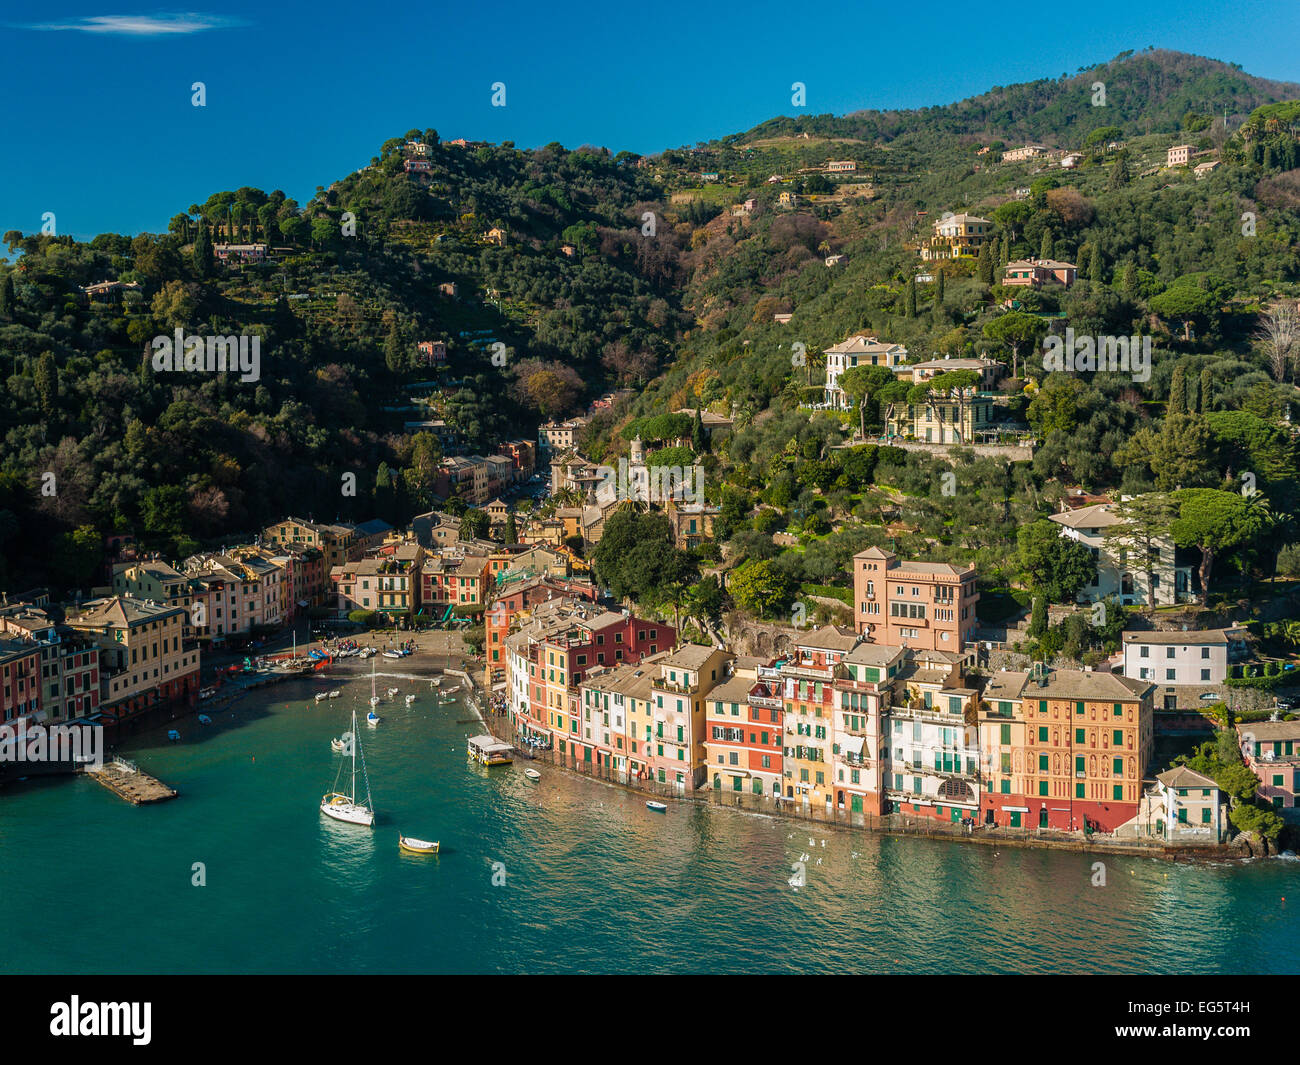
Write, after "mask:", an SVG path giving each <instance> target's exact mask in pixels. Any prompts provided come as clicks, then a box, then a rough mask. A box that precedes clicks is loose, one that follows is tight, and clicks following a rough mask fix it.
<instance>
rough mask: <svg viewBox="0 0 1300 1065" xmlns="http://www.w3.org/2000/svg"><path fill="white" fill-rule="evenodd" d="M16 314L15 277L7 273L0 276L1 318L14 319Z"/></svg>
mask: <svg viewBox="0 0 1300 1065" xmlns="http://www.w3.org/2000/svg"><path fill="white" fill-rule="evenodd" d="M13 315H14V279H13V275H12V274H10V273H6V274H5V276H4V277H3V278H0V318H4V319H6V320H12V319H13Z"/></svg>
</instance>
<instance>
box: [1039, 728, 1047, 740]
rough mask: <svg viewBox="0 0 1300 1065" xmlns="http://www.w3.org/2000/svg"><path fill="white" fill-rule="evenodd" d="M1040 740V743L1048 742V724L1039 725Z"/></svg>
mask: <svg viewBox="0 0 1300 1065" xmlns="http://www.w3.org/2000/svg"><path fill="white" fill-rule="evenodd" d="M1038 742H1039V743H1046V742H1047V726H1046V725H1039V726H1038Z"/></svg>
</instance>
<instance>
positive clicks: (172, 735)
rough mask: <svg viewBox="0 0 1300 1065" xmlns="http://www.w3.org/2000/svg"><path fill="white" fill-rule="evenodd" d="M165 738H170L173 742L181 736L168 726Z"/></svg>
mask: <svg viewBox="0 0 1300 1065" xmlns="http://www.w3.org/2000/svg"><path fill="white" fill-rule="evenodd" d="M167 738H168V739H169V740H171V741H172V743H175V742H176V741H177V740H179V739H180V738H181V734H180V733H179V732H177V731H176V730H175V729H174V728H169V729H168V730H167Z"/></svg>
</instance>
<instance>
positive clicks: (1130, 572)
mask: <svg viewBox="0 0 1300 1065" xmlns="http://www.w3.org/2000/svg"><path fill="white" fill-rule="evenodd" d="M1051 520H1052V521H1054V522H1056V523H1057V524H1058V525H1060V526H1061V535H1062V536H1068V537H1069V538H1070V539H1071V540H1077V541H1078V542H1079V543H1081V544H1083V545H1084V547H1086V548H1088V549H1089V550H1090V551H1091V552H1092V557H1093V558H1095V559H1096V560H1097V579H1096V581H1094V582H1093V583H1092V584H1088V585H1085V586H1084V587H1083V588H1081V589H1080V590H1079V597H1078V598H1079V602H1081V603H1096V602H1099V601H1100V600H1102V599H1105V598H1106V597H1108V596H1116V597H1118V599H1119V601H1120V602H1121V603H1122V604H1123V605H1125V606H1149V605H1151V599H1152V592H1154V599H1155V604H1156V605H1159V606H1168V605H1172V604H1173V603H1176V602H1181V601H1183V600H1184V599H1185V598H1186V597H1187V596H1188V595H1189V594H1190V592H1191V586H1192V567H1191V566H1180V565H1177V564H1176V562H1175V553H1176V552H1175V548H1174V542H1173V540H1172V539H1170V538H1168V537H1166V538H1164V539H1163V540H1162V541H1161V542H1160V544H1159V545H1158V547H1157V549H1156V558H1154V559H1153V560H1152V563H1151V564H1150V565H1147V563H1146V562H1145V560H1143V559H1139V558H1137V557H1136V554H1137V552H1136V550H1130V549H1127V548H1124V547H1117V545H1116V544H1115V542H1114V541H1112V540H1107V539H1106V538H1105V532H1106V530H1107V529H1108V528H1110V527H1111V526H1113V525H1118V524H1120V522H1121V519H1120V518H1119V517H1117V516H1116V514H1115V504H1114V503H1097V504H1095V505H1093V506H1091V507H1080V508H1079V509H1078V510H1066V511H1063V512H1062V513H1060V514H1053V515H1051ZM1148 570H1150V576H1151V581H1152V585H1153V587H1152V588H1150V589H1149V588H1148V587H1147V574H1148Z"/></svg>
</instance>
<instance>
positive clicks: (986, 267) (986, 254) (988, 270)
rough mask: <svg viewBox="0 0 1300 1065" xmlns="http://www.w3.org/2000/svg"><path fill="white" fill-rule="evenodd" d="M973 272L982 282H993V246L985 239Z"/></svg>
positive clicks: (987, 283)
mask: <svg viewBox="0 0 1300 1065" xmlns="http://www.w3.org/2000/svg"><path fill="white" fill-rule="evenodd" d="M975 273H976V274H977V275H978V277H979V279H980V280H981V281H983V282H984V284H986V285H991V284H993V248H992V243H991V242H990V241H985V242H984V246H983V247H982V248H980V255H979V259H978V261H977V262H976V263H975Z"/></svg>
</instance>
